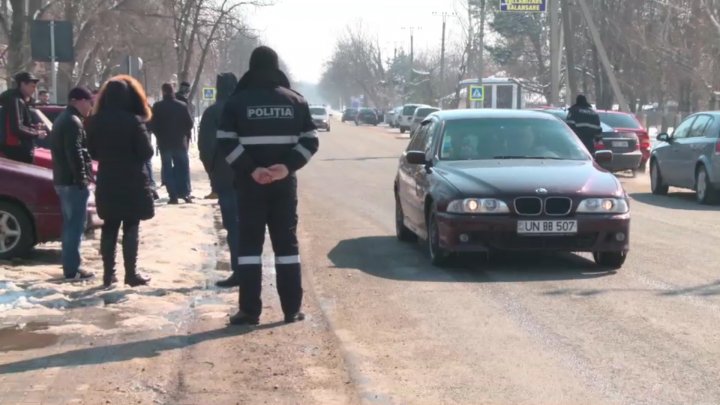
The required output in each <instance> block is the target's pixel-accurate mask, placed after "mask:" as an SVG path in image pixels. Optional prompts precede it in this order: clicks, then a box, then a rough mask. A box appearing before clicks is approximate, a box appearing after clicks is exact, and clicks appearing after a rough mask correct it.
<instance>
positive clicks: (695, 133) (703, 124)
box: [688, 114, 713, 138]
mask: <svg viewBox="0 0 720 405" xmlns="http://www.w3.org/2000/svg"><path fill="white" fill-rule="evenodd" d="M712 120H713V119H712V117H711V116H709V115H705V114H702V115H698V117H697V118H696V119H695V122H693V124H692V127H691V128H690V131H689V133H688V138H700V137H704V136H705V128H707V126H708V125H710V124H711V123H712Z"/></svg>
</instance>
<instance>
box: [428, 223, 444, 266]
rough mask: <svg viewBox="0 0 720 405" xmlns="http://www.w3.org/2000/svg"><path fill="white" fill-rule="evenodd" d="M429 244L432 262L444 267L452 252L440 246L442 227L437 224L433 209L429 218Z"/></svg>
mask: <svg viewBox="0 0 720 405" xmlns="http://www.w3.org/2000/svg"><path fill="white" fill-rule="evenodd" d="M427 228H428V231H427V234H428V235H427V245H428V253H429V254H430V263H432V264H433V265H434V266H438V267H443V266H446V265H447V264H448V262H449V261H450V254H449V253H448V252H447V251H446V250H444V249H443V248H441V247H440V228H438V225H437V216H436V213H435V210H434V209H433V210H432V212H430V215H428V219H427Z"/></svg>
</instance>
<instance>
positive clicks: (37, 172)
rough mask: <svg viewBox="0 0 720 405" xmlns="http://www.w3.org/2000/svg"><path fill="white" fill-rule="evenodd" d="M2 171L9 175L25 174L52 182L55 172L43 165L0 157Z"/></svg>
mask: <svg viewBox="0 0 720 405" xmlns="http://www.w3.org/2000/svg"><path fill="white" fill-rule="evenodd" d="M0 173H6V174H7V175H12V176H14V177H16V176H25V177H33V178H40V179H45V180H49V181H51V182H52V179H53V172H52V170H50V169H47V168H45V167H41V166H35V165H31V164H27V163H21V162H16V161H14V160H10V159H5V158H2V157H0Z"/></svg>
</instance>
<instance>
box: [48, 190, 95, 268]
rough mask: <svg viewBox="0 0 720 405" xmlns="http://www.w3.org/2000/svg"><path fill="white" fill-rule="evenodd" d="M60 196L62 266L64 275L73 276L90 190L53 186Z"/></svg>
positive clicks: (77, 259)
mask: <svg viewBox="0 0 720 405" xmlns="http://www.w3.org/2000/svg"><path fill="white" fill-rule="evenodd" d="M55 191H56V192H57V194H58V196H59V197H60V209H61V211H62V217H63V224H62V237H61V240H62V266H63V274H64V275H65V277H75V273H77V271H78V269H80V260H81V259H80V242H81V241H82V235H83V232H85V222H86V220H87V203H88V199H89V198H90V191H89V190H88V189H87V187H82V188H80V187H79V186H55Z"/></svg>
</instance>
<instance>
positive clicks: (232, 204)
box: [198, 73, 239, 287]
mask: <svg viewBox="0 0 720 405" xmlns="http://www.w3.org/2000/svg"><path fill="white" fill-rule="evenodd" d="M235 86H237V77H235V75H234V74H232V73H222V74H219V75H218V76H217V81H216V84H215V88H216V89H217V95H216V100H217V101H216V102H215V104H213V105H211V106H210V107H208V108H207V109H206V110H205V112H204V113H203V116H202V119H201V120H200V131H199V135H198V149H199V150H200V160H201V161H202V163H203V166H204V167H205V172H207V174H208V176H209V177H210V185H211V186H212V189H213V190H214V191H215V192H216V193H217V194H218V203H219V204H220V214H221V215H222V223H223V228H225V230H226V231H227V244H228V247H229V249H230V267H231V269H232V271H233V275H232V276H231V277H230V278H229V279H228V280H223V281H218V282H217V286H218V287H231V286H232V285H234V283H233V280H236V279H238V277H239V276H238V275H237V271H238V263H237V258H238V247H239V245H238V243H239V242H238V226H239V225H238V209H237V193H236V192H235V188H234V187H233V178H234V177H235V174H234V173H233V170H232V169H231V168H230V165H228V163H227V162H226V161H225V156H223V155H222V154H221V153H220V151H219V150H218V147H217V131H218V127H219V126H220V117H221V115H222V112H223V107H224V106H225V101H226V100H227V99H228V98H229V97H230V95H231V94H232V92H233V90H235Z"/></svg>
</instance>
